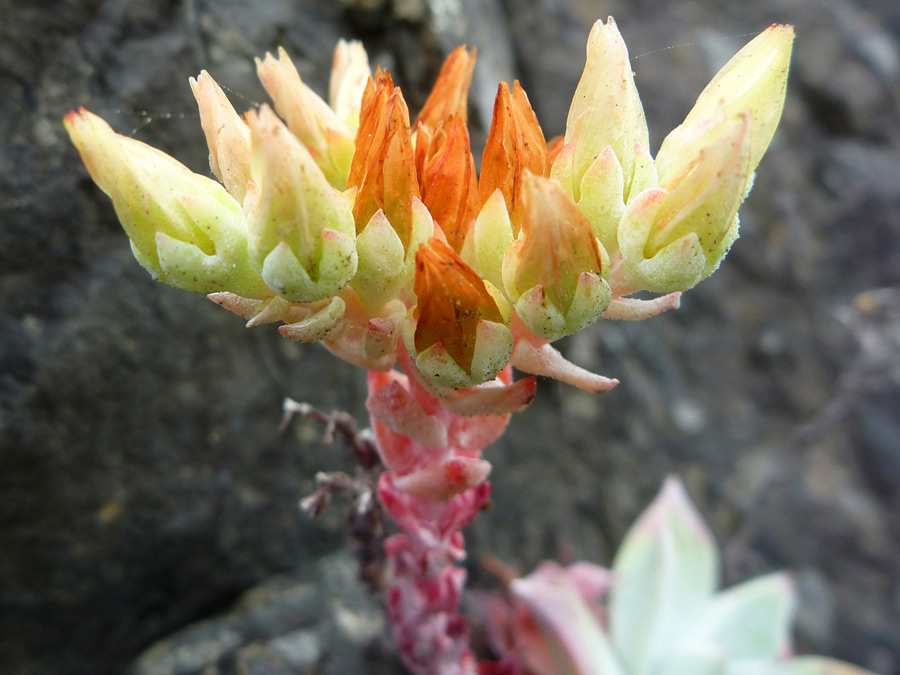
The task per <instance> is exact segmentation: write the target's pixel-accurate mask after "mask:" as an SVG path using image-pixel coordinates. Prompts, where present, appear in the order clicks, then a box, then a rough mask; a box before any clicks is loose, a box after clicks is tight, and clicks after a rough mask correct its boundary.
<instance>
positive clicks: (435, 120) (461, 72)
mask: <svg viewBox="0 0 900 675" xmlns="http://www.w3.org/2000/svg"><path fill="white" fill-rule="evenodd" d="M474 69H475V50H472V52H471V53H470V52H468V51H466V48H465V47H464V46H462V47H457V48H456V49H454V50H453V51H452V52H451V53H450V56H448V57H447V60H446V61H445V62H444V65H443V66H442V67H441V72H440V73H439V74H438V78H437V81H436V82H435V83H434V87H433V88H432V90H431V94H429V96H428V100H427V101H425V105H424V106H422V112H420V113H419V116H418V118H416V123H415V125H414V126H417V125H419V124H421V125H422V126H424V127H425V128H427V129H429V130H431V131H434V130H436V129H437V128H438V127H440V126H441V125H442V124H443V123H444V122H445V121H446V120H448V119H449V118H450V117H451V116H456V117H459V118H460V119H461V120H462V122H463V125H465V123H466V119H467V109H466V106H467V100H468V94H469V86H470V85H471V84H472V71H473V70H474Z"/></svg>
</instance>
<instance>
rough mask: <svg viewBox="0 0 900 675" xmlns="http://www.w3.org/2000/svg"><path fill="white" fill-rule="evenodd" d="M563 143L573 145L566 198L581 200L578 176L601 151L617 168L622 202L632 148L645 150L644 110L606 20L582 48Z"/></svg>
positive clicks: (617, 35) (617, 38)
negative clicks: (610, 156) (581, 67)
mask: <svg viewBox="0 0 900 675" xmlns="http://www.w3.org/2000/svg"><path fill="white" fill-rule="evenodd" d="M565 142H566V143H567V144H568V143H574V156H573V158H572V161H573V166H572V169H573V183H572V190H573V194H572V196H573V197H574V198H575V200H576V201H578V200H579V199H580V198H581V177H582V176H584V174H585V173H586V172H587V171H588V169H589V168H590V166H591V165H592V164H593V163H594V161H595V160H596V159H597V157H598V156H599V155H600V153H602V152H603V150H604V148H606V147H607V146H609V147H611V148H612V151H613V153H615V156H616V158H617V159H618V161H619V164H620V165H621V168H622V175H623V178H624V181H623V195H622V199H623V201H626V202H627V201H628V196H629V192H630V190H631V183H632V177H633V176H634V171H635V162H636V160H635V153H634V149H635V143H640V144H641V145H642V146H643V147H648V146H649V141H648V134H647V122H646V120H645V119H644V109H643V107H642V106H641V101H640V98H639V97H638V93H637V88H636V87H635V85H634V75H633V73H632V71H631V61H630V60H629V58H628V49H627V48H626V47H625V42H624V41H623V40H622V36H621V34H620V33H619V29H618V28H617V27H616V22H615V21H613V19H612V17H609V18H608V19H607V21H606V23H603V22H602V21H597V22H596V23H595V24H594V27H593V28H592V29H591V34H590V37H589V38H588V44H587V62H586V63H585V66H584V72H583V73H582V75H581V80H580V81H579V83H578V87H577V89H576V90H575V96H574V98H573V99H572V105H571V107H570V108H569V116H568V120H567V121H566V136H565Z"/></svg>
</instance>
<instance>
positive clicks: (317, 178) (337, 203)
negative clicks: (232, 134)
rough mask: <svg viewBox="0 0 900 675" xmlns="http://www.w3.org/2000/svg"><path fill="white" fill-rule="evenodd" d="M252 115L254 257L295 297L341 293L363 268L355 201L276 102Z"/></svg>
mask: <svg viewBox="0 0 900 675" xmlns="http://www.w3.org/2000/svg"><path fill="white" fill-rule="evenodd" d="M247 121H248V122H249V124H250V130H251V134H252V140H253V158H252V171H251V173H252V178H253V183H254V189H253V190H251V191H249V192H248V194H247V198H246V200H245V207H246V208H247V210H248V227H249V231H250V251H251V255H252V258H253V261H254V263H255V264H256V265H257V268H258V269H259V270H260V272H261V274H262V277H263V279H264V280H265V282H266V284H267V285H268V286H269V287H270V288H271V289H272V290H273V291H275V292H276V293H277V294H278V295H281V296H282V297H284V298H286V299H288V300H291V301H294V302H311V301H314V300H320V299H322V298H326V297H329V296H332V295H336V294H337V293H339V292H340V291H341V290H342V289H343V288H344V286H345V285H346V284H347V282H349V281H350V279H352V278H353V275H354V274H355V273H356V267H357V255H356V226H355V225H354V223H353V215H352V212H351V209H350V206H349V205H348V204H347V202H346V200H345V199H344V197H343V196H342V195H341V193H339V192H338V191H337V190H335V189H334V188H332V187H331V186H330V185H329V184H328V181H327V180H326V179H325V176H324V175H323V173H322V171H321V170H320V169H319V167H318V166H317V165H316V163H315V162H314V161H313V159H312V157H311V156H310V154H309V152H307V150H306V148H304V147H303V145H302V144H301V143H300V142H299V141H298V140H297V139H296V138H295V137H294V136H293V135H292V134H291V133H290V132H289V131H288V129H287V127H285V125H284V124H283V123H282V122H281V120H280V119H278V117H277V116H276V115H275V113H274V112H273V111H272V109H271V108H269V107H268V106H263V107H262V108H260V110H259V112H258V113H257V112H255V111H251V112H249V113H248V114H247Z"/></svg>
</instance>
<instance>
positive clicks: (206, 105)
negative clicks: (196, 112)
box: [190, 70, 250, 202]
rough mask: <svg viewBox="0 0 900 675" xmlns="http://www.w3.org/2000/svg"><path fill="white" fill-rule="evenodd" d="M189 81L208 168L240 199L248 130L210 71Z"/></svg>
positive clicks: (246, 177)
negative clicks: (204, 141) (206, 150)
mask: <svg viewBox="0 0 900 675" xmlns="http://www.w3.org/2000/svg"><path fill="white" fill-rule="evenodd" d="M190 83H191V89H192V90H193V92H194V98H196V99H197V105H198V107H199V108H200V124H201V126H202V127H203V133H204V134H205V135H206V143H207V145H208V146H209V168H210V169H212V172H213V173H214V174H215V176H216V178H218V179H219V180H220V181H221V182H222V185H224V186H225V189H226V190H228V194H230V195H231V196H232V197H234V198H235V199H236V200H237V201H239V202H243V201H244V194H246V192H247V181H249V180H250V129H249V128H248V127H247V123H246V122H244V120H242V119H241V118H240V116H239V115H238V114H237V112H235V110H234V108H233V107H232V106H231V103H229V101H228V98H227V97H226V96H225V92H223V91H222V88H221V87H220V86H219V85H218V84H216V81H215V80H214V79H213V78H212V77H211V76H210V74H209V73H207V72H206V71H205V70H203V71H201V72H200V75H199V76H198V77H197V79H196V80H195V79H194V78H193V77H192V78H190Z"/></svg>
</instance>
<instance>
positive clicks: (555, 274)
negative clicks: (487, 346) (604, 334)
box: [503, 172, 611, 340]
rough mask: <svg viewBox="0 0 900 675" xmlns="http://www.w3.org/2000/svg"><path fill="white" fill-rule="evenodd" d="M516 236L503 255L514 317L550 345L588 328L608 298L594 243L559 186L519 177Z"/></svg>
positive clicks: (586, 224)
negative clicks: (519, 223) (519, 211)
mask: <svg viewBox="0 0 900 675" xmlns="http://www.w3.org/2000/svg"><path fill="white" fill-rule="evenodd" d="M522 205H523V208H522V232H521V234H520V237H519V239H518V241H516V242H515V244H513V245H512V247H510V248H509V249H508V251H507V253H506V257H505V259H504V264H503V279H504V285H505V287H506V292H507V293H508V294H509V297H510V299H511V300H512V301H513V302H515V309H516V314H518V316H519V318H521V319H522V321H523V322H524V323H525V325H526V326H528V328H529V330H531V331H532V332H533V333H534V334H535V335H538V336H540V337H542V338H544V339H547V340H555V339H557V338H560V337H563V336H564V335H569V334H571V333H574V332H576V331H578V330H580V329H582V328H584V327H585V326H587V325H588V324H590V323H593V322H594V321H596V320H597V319H598V318H600V315H601V314H603V312H604V311H605V310H606V307H607V305H608V304H609V300H610V297H611V293H610V289H609V284H608V283H607V282H606V281H605V280H604V279H603V277H602V276H601V271H602V270H607V269H608V263H607V265H604V263H603V254H602V251H601V248H600V244H599V242H598V241H597V239H596V237H594V235H593V233H592V232H591V224H590V223H589V222H588V220H587V218H585V217H584V215H583V214H582V213H581V211H579V210H578V207H577V206H576V204H575V202H574V201H573V200H572V198H571V197H570V196H569V195H568V194H567V193H566V191H565V190H564V189H563V187H562V186H561V185H560V184H559V183H557V182H556V181H555V180H553V179H551V178H541V177H539V176H535V175H534V174H532V173H531V172H525V175H524V177H523V183H522Z"/></svg>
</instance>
